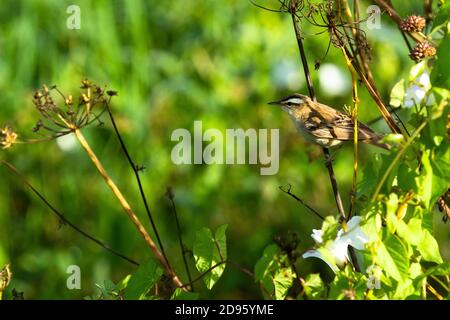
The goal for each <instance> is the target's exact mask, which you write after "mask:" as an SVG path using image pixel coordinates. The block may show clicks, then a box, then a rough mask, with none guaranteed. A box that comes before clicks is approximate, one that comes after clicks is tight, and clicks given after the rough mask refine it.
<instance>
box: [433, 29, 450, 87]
mask: <svg viewBox="0 0 450 320" xmlns="http://www.w3.org/2000/svg"><path fill="white" fill-rule="evenodd" d="M449 52H450V36H449V35H448V34H447V35H446V36H445V37H444V39H443V40H442V42H441V44H440V45H439V48H438V50H437V53H436V56H437V59H436V61H435V63H434V67H433V70H432V71H431V83H432V84H433V86H436V87H442V88H449V87H450V60H449V59H448V53H449Z"/></svg>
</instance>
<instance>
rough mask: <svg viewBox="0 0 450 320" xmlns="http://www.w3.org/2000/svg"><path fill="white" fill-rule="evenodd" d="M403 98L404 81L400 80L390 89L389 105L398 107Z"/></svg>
mask: <svg viewBox="0 0 450 320" xmlns="http://www.w3.org/2000/svg"><path fill="white" fill-rule="evenodd" d="M404 96H405V80H404V79H402V80H400V81H399V82H397V83H396V84H395V85H394V87H393V88H392V91H391V99H390V101H389V104H390V105H391V106H393V107H399V106H400V105H401V104H402V102H403V98H404Z"/></svg>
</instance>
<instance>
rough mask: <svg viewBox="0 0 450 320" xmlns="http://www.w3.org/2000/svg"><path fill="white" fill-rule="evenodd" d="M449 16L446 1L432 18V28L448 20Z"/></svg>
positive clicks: (449, 10)
mask: <svg viewBox="0 0 450 320" xmlns="http://www.w3.org/2000/svg"><path fill="white" fill-rule="evenodd" d="M449 17H450V2H447V3H445V4H444V5H443V6H442V7H441V8H440V10H439V11H438V13H437V14H436V18H434V20H433V29H434V28H436V27H439V26H440V25H442V24H444V23H446V22H448V20H449Z"/></svg>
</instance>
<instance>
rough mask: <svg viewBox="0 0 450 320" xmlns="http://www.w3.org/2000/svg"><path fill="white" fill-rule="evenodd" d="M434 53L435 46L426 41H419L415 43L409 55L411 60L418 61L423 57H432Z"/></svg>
mask: <svg viewBox="0 0 450 320" xmlns="http://www.w3.org/2000/svg"><path fill="white" fill-rule="evenodd" d="M435 54H436V48H435V47H433V46H432V45H431V44H429V43H428V42H419V43H417V45H416V46H415V47H414V48H413V49H412V50H411V52H410V53H409V56H410V58H411V59H412V60H414V61H416V62H419V61H420V60H422V59H423V58H426V57H432V56H434V55H435Z"/></svg>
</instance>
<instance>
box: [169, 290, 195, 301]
mask: <svg viewBox="0 0 450 320" xmlns="http://www.w3.org/2000/svg"><path fill="white" fill-rule="evenodd" d="M198 297H199V293H198V292H186V291H183V290H182V289H181V288H177V289H176V290H175V292H174V293H173V294H172V297H170V300H198Z"/></svg>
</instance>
